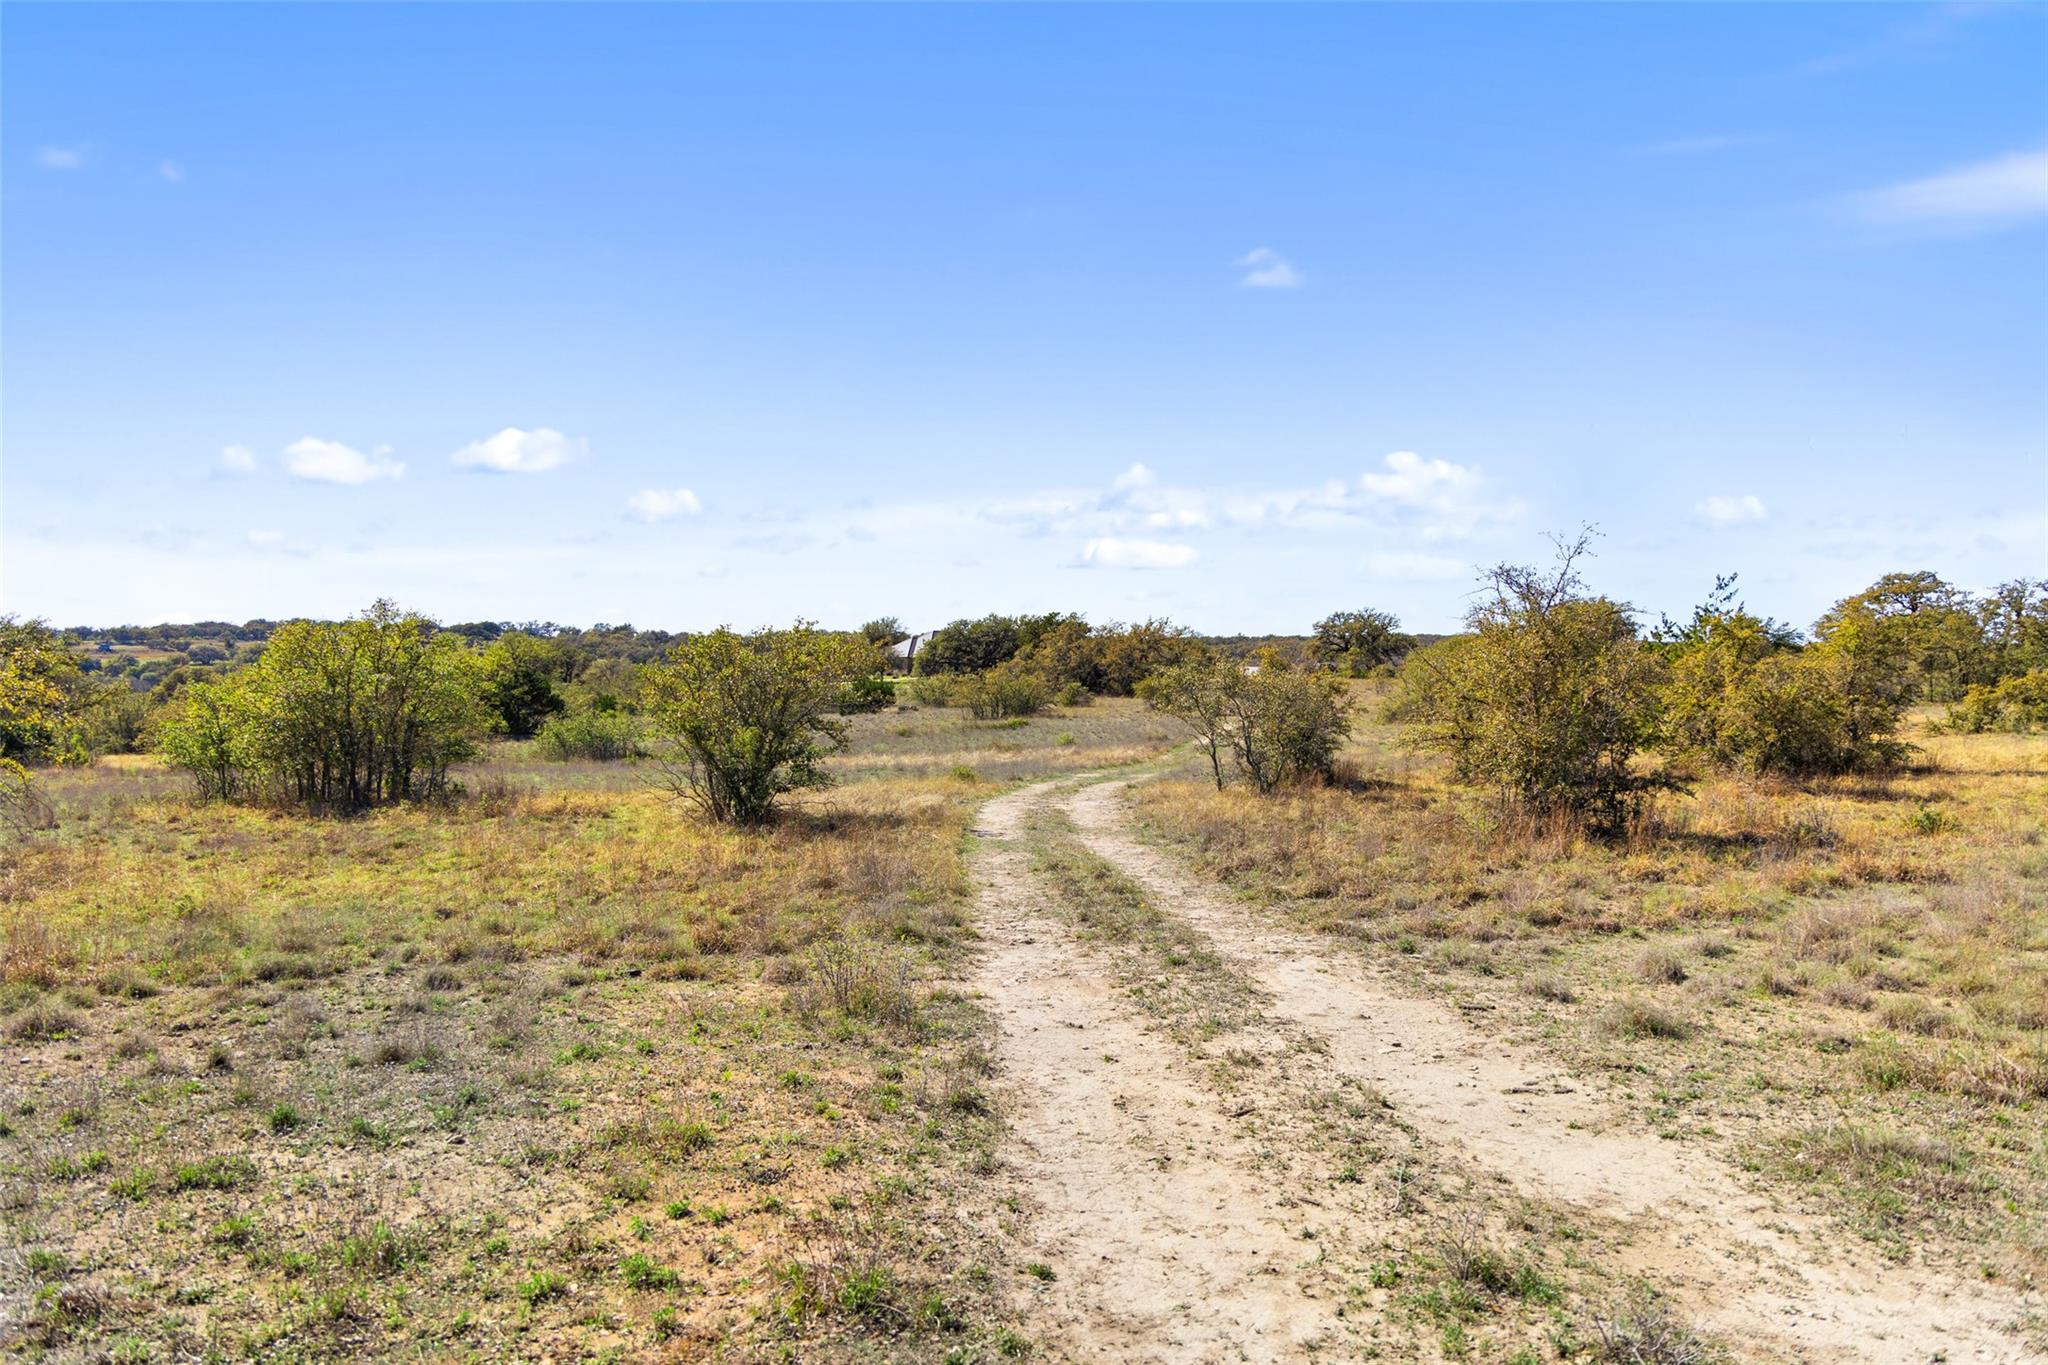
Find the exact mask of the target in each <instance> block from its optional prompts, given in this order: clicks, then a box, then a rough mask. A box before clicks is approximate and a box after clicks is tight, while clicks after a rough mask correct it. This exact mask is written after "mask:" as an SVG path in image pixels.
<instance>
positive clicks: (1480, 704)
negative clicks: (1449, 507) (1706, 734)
mask: <svg viewBox="0 0 2048 1365" xmlns="http://www.w3.org/2000/svg"><path fill="white" fill-rule="evenodd" d="M1586 551H1587V537H1585V536H1581V537H1580V538H1579V539H1578V540H1577V541H1574V542H1571V543H1569V544H1565V543H1560V545H1559V553H1558V562H1557V565H1556V567H1555V568H1554V569H1552V570H1549V571H1544V570H1539V569H1534V568H1524V567H1520V566H1517V565H1509V564H1503V565H1501V566H1500V567H1498V568H1496V569H1494V570H1493V571H1492V572H1491V573H1490V574H1488V575H1487V580H1486V581H1487V589H1488V592H1487V596H1486V597H1485V598H1484V599H1483V600H1482V601H1481V602H1480V604H1479V605H1478V606H1476V607H1474V608H1473V609H1472V611H1471V612H1470V614H1469V615H1468V616H1467V618H1466V620H1467V624H1468V625H1469V626H1470V628H1471V631H1472V634H1471V635H1470V636H1469V637H1468V638H1467V639H1465V640H1462V641H1460V642H1459V643H1458V645H1457V646H1456V647H1455V648H1453V649H1448V650H1439V649H1425V650H1419V651H1417V652H1416V654H1415V655H1414V656H1413V657H1412V658H1411V659H1410V661H1409V664H1408V667H1407V668H1406V669H1404V670H1403V673H1402V679H1403V682H1404V692H1405V693H1406V696H1404V698H1403V700H1402V702H1401V703H1400V706H1399V709H1400V710H1401V712H1402V713H1403V714H1405V715H1407V716H1408V717H1409V718H1410V721H1411V730H1410V738H1411V741H1412V742H1413V743H1416V744H1418V745H1420V746H1422V747H1424V748H1430V749H1435V750H1438V751H1439V752H1441V753H1443V754H1445V755H1447V756H1448V757H1449V758H1450V760H1451V764H1452V770H1453V772H1454V773H1455V774H1456V775H1457V776H1458V777H1459V778H1460V779H1461V780H1463V781H1466V782H1472V783H1476V784H1482V785H1485V786H1490V787H1493V788H1495V789H1496V790H1498V791H1500V792H1501V793H1502V794H1504V795H1505V796H1507V797H1509V798H1511V799H1513V800H1514V801H1517V802H1519V803H1521V804H1522V805H1525V806H1528V807H1531V808H1533V809H1536V810H1539V811H1565V812H1570V813H1573V814H1580V815H1587V816H1591V817H1593V818H1595V819H1597V820H1600V821H1601V822H1603V823H1605V824H1608V825H1610V826H1612V825H1618V824H1619V823H1621V820H1622V818H1623V817H1624V815H1625V813H1626V810H1627V808H1628V807H1629V806H1630V804H1631V803H1632V800H1633V798H1634V796H1635V795H1636V793H1638V792H1640V791H1641V790H1642V789H1643V788H1644V787H1646V786H1648V785H1650V784H1649V783H1648V782H1647V781H1646V780H1645V779H1643V778H1641V777H1639V776H1637V775H1636V774H1635V773H1634V772H1633V771H1631V767H1630V765H1631V762H1632V760H1633V759H1634V757H1635V753H1636V750H1637V749H1638V748H1639V747H1640V746H1641V745H1642V743H1643V741H1644V740H1645V739H1646V738H1648V736H1649V734H1650V729H1651V723H1652V721H1653V719H1654V717H1655V715H1656V700H1657V699H1656V691H1655V683H1656V675H1657V659H1656V658H1655V656H1654V655H1652V654H1651V653H1650V652H1649V651H1647V650H1645V649H1644V648H1643V647H1642V642H1641V641H1640V640H1639V639H1638V638H1637V635H1636V627H1635V622H1634V619H1633V617H1632V615H1631V613H1630V609H1629V608H1628V607H1626V606H1624V605H1623V604H1621V603H1619V602H1614V601H1610V600H1608V599H1607V598H1604V597H1591V596H1588V595H1587V594H1586V591H1585V586H1584V583H1583V581H1582V580H1581V579H1580V577H1579V574H1578V571H1577V562H1578V560H1579V559H1580V558H1581V557H1583V556H1584V555H1585V553H1586Z"/></svg>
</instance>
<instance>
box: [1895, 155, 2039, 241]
mask: <svg viewBox="0 0 2048 1365" xmlns="http://www.w3.org/2000/svg"><path fill="white" fill-rule="evenodd" d="M1856 206H1857V209H1858V211H1859V212H1860V213H1861V214H1862V215H1863V217H1865V218H1867V219H1869V220H1871V221H1872V222H1878V223H1903V224H1919V225H1925V226H1936V227H1940V226H1947V227H1994V226H2002V225H2005V224H2009V223H2015V222H2019V221H2021V220H2023V219H2027V218H2038V217H2041V216H2042V215H2044V214H2048V147H2044V148H2040V149H2038V150H2035V151H2025V152H2011V153H2008V154H2007V155H2005V156H1999V157H1993V158H1992V159H1991V160H1989V161H1979V162H1977V163H1976V164H1974V165H1970V166H1961V167H1958V168H1956V169H1955V170H1952V171H1944V172H1943V173H1942V174H1940V175H1930V176H1928V177H1926V178H1925V179H1922V180H1908V181H1906V182H1905V183H1903V184H1899V185H1891V186H1887V187H1886V188H1884V189H1880V190H1872V191H1870V192H1869V193H1868V194H1863V195H1859V196H1857V199H1856Z"/></svg>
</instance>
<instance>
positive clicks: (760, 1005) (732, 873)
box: [0, 703, 1167, 1359]
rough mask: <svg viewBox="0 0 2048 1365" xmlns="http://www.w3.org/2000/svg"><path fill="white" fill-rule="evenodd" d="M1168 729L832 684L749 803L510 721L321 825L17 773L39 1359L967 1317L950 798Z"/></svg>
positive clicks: (450, 1346) (15, 1105) (317, 1353)
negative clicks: (429, 801) (554, 741)
mask: <svg viewBox="0 0 2048 1365" xmlns="http://www.w3.org/2000/svg"><path fill="white" fill-rule="evenodd" d="M1166 733H1167V731H1166V729H1165V727H1164V726H1163V725H1162V724H1161V723H1160V722H1159V721H1158V720H1157V719H1156V718H1154V717H1151V716H1149V715H1146V714H1145V713H1144V712H1142V711H1141V710H1139V709H1138V708H1136V707H1135V706H1133V705H1131V704H1128V703H1124V704H1116V703H1105V704H1103V705H1100V706H1097V707H1094V708H1090V709H1088V710H1085V711H1080V712H1075V713H1071V714H1055V715H1048V716H1044V717H1040V718H1037V719H1034V720H1033V721H1031V722H1030V723H1029V724H1027V725H1023V726H1004V727H1000V728H989V727H980V726H975V725H973V724H972V723H970V722H967V721H966V720H964V719H963V718H962V717H961V716H960V715H959V714H958V713H955V712H943V713H931V712H912V713H897V712H891V713H887V714H884V715H879V716H872V717H864V718H861V720H860V721H859V722H858V726H857V733H856V737H855V741H854V743H853V745H852V747H851V749H850V750H849V751H848V753H847V754H846V755H844V756H843V758H842V759H841V760H840V761H841V764H842V766H843V768H844V776H845V779H846V780H845V782H844V783H843V785H841V786H840V787H838V788H836V789H834V790H832V791H829V792H827V793H824V794H822V795H820V796H816V797H812V798H809V799H807V800H806V801H804V802H803V803H802V808H801V810H800V811H799V812H797V813H796V814H794V815H793V816H792V817H790V818H789V819H787V820H785V821H784V822H783V823H782V824H780V825H779V826H777V827H776V828H774V829H771V830H767V831H734V830H727V829H716V828H711V827H707V826H705V825H704V824H702V823H701V822H699V821H697V820H696V819H695V818H693V816H692V815H691V813H690V812H689V810H688V809H687V808H686V807H684V806H682V805H681V804H680V803H678V802H675V801H674V800H672V799H671V798H669V797H668V796H667V795H666V793H662V792H657V791H654V790H651V789H650V786H649V784H650V782H651V781H652V779H653V778H654V777H655V776H657V774H656V772H655V770H654V769H653V768H652V767H650V766H646V765H627V764H610V765H603V764H547V763H539V762H532V761H526V760H524V759H523V758H521V757H520V756H519V754H518V753H517V751H516V750H512V749H510V748H509V747H508V748H507V749H505V750H501V752H500V755H499V756H498V757H496V758H494V759H493V760H492V761H491V762H488V763H486V764H482V765H479V766H478V767H477V768H476V769H475V770H473V771H471V772H468V773H466V774H465V775H464V778H465V785H466V786H467V788H468V792H467V794H466V795H465V796H464V797H462V798H460V799H458V800H456V801H454V802H452V803H448V804H445V805H432V806H421V807H410V808H404V809H393V810H388V811H383V812H379V813H376V814H372V815H368V816H365V817H362V818H359V819H354V820H348V821H335V820H325V819H317V818H307V817H302V816H297V815H288V814H282V813H276V812H271V811H267V810H252V809H246V808H236V807H228V806H201V805H196V804H194V803H193V802H191V800H190V799H189V798H188V797H187V796H185V795H184V790H185V785H186V784H185V783H184V782H183V781H182V780H180V779H177V778H175V777H173V776H172V775H170V774H168V773H166V772H164V771H163V770H161V769H160V768H158V767H156V766H155V765H154V764H153V763H150V762H147V761H138V760H114V761H109V762H103V763H102V764H100V765H98V766H96V767H94V768H92V769H87V770H82V771H72V772H59V773H55V774H52V775H51V778H50V781H49V783H48V794H49V795H50V796H51V798H52V799H53V801H54V803H55V805H56V807H57V812H58V818H59V823H58V826H57V828H56V829H55V830H54V831H52V832H50V833H48V834H44V835H41V836H38V837H36V838H34V839H33V840H31V841H29V842H28V843H26V844H25V845H23V846H20V847H17V848H14V849H11V850H9V852H8V854H7V858H6V863H5V870H4V878H5V879H4V882H0V888H4V895H5V902H4V910H0V915H4V925H5V933H4V958H0V963H4V972H5V987H4V990H5V1003H6V1006H7V1009H6V1015H5V1019H6V1023H5V1027H6V1029H7V1031H8V1035H9V1036H8V1039H7V1047H8V1049H9V1051H10V1053H11V1054H12V1056H13V1058H14V1062H13V1064H12V1065H10V1066H9V1068H8V1070H7V1072H6V1074H5V1076H4V1078H0V1090H4V1093H0V1112H4V1115H5V1118H4V1130H0V1131H4V1134H5V1136H4V1137H0V1154H4V1155H0V1163H4V1165H0V1180H4V1188H0V1202H4V1204H5V1209H4V1216H5V1219H6V1227H7V1230H8V1236H7V1239H6V1240H7V1241H8V1242H9V1243H10V1245H12V1246H13V1247H15V1248H16V1249H17V1250H16V1252H15V1253H14V1254H11V1255H9V1256H8V1257H6V1258H5V1259H4V1261H0V1276H4V1285H5V1288H4V1293H5V1298H4V1301H0V1302H4V1308H0V1321H4V1322H6V1323H7V1324H9V1327H8V1330H9V1333H10V1336H11V1338H12V1341H13V1345H14V1346H15V1347H16V1348H17V1349H21V1350H24V1351H26V1352H28V1353H30V1354H43V1353H48V1354H54V1355H55V1356H57V1357H59V1358H66V1357H73V1356H91V1355H97V1354H99V1353H101V1352H111V1353H112V1354H113V1355H115V1356H116V1357H120V1358H134V1359H145V1358H168V1357H170V1356H172V1355H178V1356H184V1355H188V1354H191V1355H196V1354H207V1353H211V1354H214V1355H216V1356H219V1357H221V1358H230V1359H233V1358H245V1357H248V1356H251V1355H259V1354H260V1355H267V1356H274V1357H281V1358H340V1357H349V1356H354V1355H360V1354H376V1355H381V1354H395V1353H415V1352H422V1351H423V1352H426V1353H428V1354H430V1355H432V1354H444V1353H446V1354H455V1355H464V1354H475V1355H478V1356H481V1357H499V1358H534V1357H538V1356H542V1355H549V1354H558V1355H563V1356H566V1357H573V1358H584V1357H589V1356H601V1355H604V1354H606V1353H612V1354H622V1353H623V1354H628V1355H631V1354H638V1353H644V1352H647V1351H650V1350H653V1349H655V1348H657V1347H660V1348H663V1349H671V1350H676V1351H680V1352H682V1353H684V1354H690V1353H692V1352H693V1350H697V1349H710V1348H711V1347H712V1346H713V1345H714V1344H717V1343H723V1346H724V1348H725V1349H726V1350H727V1351H729V1352H738V1353H739V1354H741V1355H749V1354H757V1353H758V1354H766V1353H769V1352H771V1351H772V1350H775V1349H779V1348H780V1346H782V1345H786V1344H789V1343H796V1342H801V1341H804V1340H806V1339H811V1338H816V1337H819V1336H822V1335H827V1334H829V1335H831V1336H833V1337H834V1339H835V1340H838V1341H839V1342H840V1343H841V1345H842V1347H843V1348H844V1349H845V1351H846V1352H847V1353H848V1354H849V1355H852V1356H859V1355H862V1354H864V1353H873V1354H877V1355H890V1354H897V1353H898V1352H899V1350H900V1349H909V1350H910V1351H911V1353H912V1354H925V1353H929V1354H933V1355H935V1356H936V1355H943V1354H945V1353H946V1352H947V1351H949V1350H953V1349H956V1348H960V1347H962V1346H963V1345H967V1346H969V1347H973V1346H974V1344H975V1343H983V1344H990V1345H989V1349H990V1350H993V1349H995V1347H994V1345H993V1344H991V1343H997V1342H998V1341H1000V1340H1007V1339H1008V1338H1007V1337H1004V1336H1003V1335H1002V1334H1004V1333H1006V1332H1007V1331H1009V1330H1010V1329H1009V1327H1008V1317H1007V1315H1006V1313H1005V1311H1003V1309H1002V1297H1003V1293H1004V1291H1005V1289H1006V1287H1008V1286H1010V1285H1011V1284H1013V1283H1015V1282H1016V1281H1017V1280H1018V1278H1019V1277H1020V1276H1021V1275H1022V1274H1023V1272H1022V1271H1021V1270H1020V1269H1019V1268H1018V1267H1015V1266H1008V1265H1004V1264H1001V1263H999V1262H996V1261H993V1260H991V1259H989V1255H990V1253H989V1249H988V1248H987V1247H986V1246H983V1245H979V1244H977V1243H976V1241H975V1239H974V1238H973V1237H972V1236H971V1235H970V1234H971V1230H972V1223H971V1222H970V1221H969V1217H970V1215H972V1214H973V1213H974V1212H975V1211H976V1210H980V1211H982V1212H984V1213H986V1212H987V1211H988V1210H989V1209H991V1208H992V1204H991V1196H990V1195H988V1194H987V1193H986V1192H985V1191H984V1190H981V1189H979V1188H977V1187H978V1186H980V1185H981V1184H982V1183H983V1181H982V1177H983V1176H985V1175H986V1174H987V1172H988V1171H989V1170H990V1169H992V1162H993V1161H994V1157H993V1155H992V1148H993V1146H994V1143H995V1134H996V1132H997V1128H998V1121H997V1119H996V1118H995V1117H994V1115H993V1107H992V1104H991V1101H990V1100H989V1098H988V1086H989V1081H988V1078H987V1076H986V1074H985V1070H986V1063H985V1060H984V1053H983V1047H984V1039H983V1037H982V1034H981V1023H980V1016H979V1013H978V1011H977V1010H976V1008H975V1007H974V1006H973V1005H972V1004H970V1003H968V1002H964V1001H962V1000H960V999H958V998H957V997H956V996H955V995H954V994H952V993H949V992H947V991H945V990H942V989H935V986H934V983H935V982H937V981H938V980H939V978H940V977H942V976H943V975H945V974H946V973H948V972H950V971H952V970H953V969H954V965H955V964H956V963H958V962H959V960H960V957H961V953H962V952H963V950H964V948H965V946H966V945H967V943H968V942H969V941H970V940H971V932H970V931H969V930H968V928H967V926H966V923H965V919H964V912H965V908H966V905H967V900H968V894H969V888H968V881H967V877H966V873H965V867H964V863H963V856H964V852H965V845H966V830H967V826H968V822H969V819H970V817H971V815H972V812H973V811H974V809H975V808H976V806H977V805H978V804H979V803H980V802H981V801H982V800H984V799H985V798H986V797H987V796H988V795H989V794H990V793H991V792H992V791H995V790H998V786H997V783H999V782H1002V781H1008V780H1013V779H1017V778H1022V777H1035V776H1044V775H1047V774H1054V773H1060V772H1065V771H1070V770H1079V769H1087V768H1094V767H1100V766H1102V765H1104V764H1111V763H1118V762H1124V761H1128V760H1129V759H1131V758H1134V757H1140V756H1149V755H1152V754H1155V753H1157V752H1159V751H1160V749H1161V748H1162V740H1163V739H1164V738H1165V736H1166ZM899 1338H901V1339H908V1340H910V1341H912V1342H913V1343H923V1344H922V1345H913V1346H912V1347H909V1348H899V1347H898V1346H896V1345H892V1344H891V1343H895V1342H897V1341H898V1339H899ZM863 1342H871V1343H872V1347H871V1350H870V1347H868V1346H863V1345H862V1344H861V1343H863ZM927 1346H928V1347H929V1351H928V1352H927V1351H926V1347H927ZM976 1349H978V1348H976Z"/></svg>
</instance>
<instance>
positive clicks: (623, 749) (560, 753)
mask: <svg viewBox="0 0 2048 1365" xmlns="http://www.w3.org/2000/svg"><path fill="white" fill-rule="evenodd" d="M533 747H534V752H536V753H538V754H539V755H540V756H541V757H542V758H546V759H552V760H554V761H556V762H558V763H566V762H569V761H571V760H574V759H595V760H597V761H599V762H611V761H613V760H616V759H622V758H638V757H640V756H642V755H643V754H645V753H646V749H645V748H644V747H642V745H641V742H640V720H639V718H638V717H636V716H632V715H628V714H627V713H626V712H624V711H583V712H579V713H578V714H576V715H573V716H557V717H555V718H554V719H553V720H551V721H549V722H548V723H547V724H545V725H543V726H541V728H540V733H539V734H538V735H536V736H535V737H534V743H533Z"/></svg>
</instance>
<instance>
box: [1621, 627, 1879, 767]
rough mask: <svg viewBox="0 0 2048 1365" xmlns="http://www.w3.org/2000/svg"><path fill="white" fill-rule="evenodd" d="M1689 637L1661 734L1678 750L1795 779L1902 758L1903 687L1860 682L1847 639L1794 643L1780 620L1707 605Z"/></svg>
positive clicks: (1679, 653) (1674, 673)
mask: <svg viewBox="0 0 2048 1365" xmlns="http://www.w3.org/2000/svg"><path fill="white" fill-rule="evenodd" d="M1688 635H1689V638H1688V639H1687V640H1686V641H1684V642H1683V643H1682V644H1681V645H1680V646H1679V647H1678V648H1677V649H1676V650H1675V651H1674V652H1673V653H1672V656H1671V668H1670V676H1669V678H1668V680H1667V681H1666V682H1665V684H1664V686H1663V689H1662V702H1663V712H1664V714H1663V719H1662V726H1661V738H1662V742H1663V745H1664V747H1665V748H1667V749H1669V750H1670V751H1672V752H1673V753H1676V754H1679V755H1681V756H1684V757H1687V758H1691V759H1694V760H1696V761H1698V762H1702V763H1706V764H1711V765H1713V766H1715V767H1724V768H1738V769H1741V770H1743V771H1746V772H1751V773H1778V774H1783V775H1786V776H1795V777H1798V776H1810V775H1813V774H1818V773H1841V772H1851V771H1858V770H1864V769H1870V768H1877V767H1883V766H1886V765H1888V764H1891V763H1895V762H1897V761H1898V759H1899V758H1900V757H1901V756H1902V755H1903V753H1904V746H1903V745H1901V744H1900V743H1898V741H1897V740H1895V739H1894V738H1893V735H1894V734H1895V733H1896V731H1897V729H1898V725H1899V719H1900V716H1901V714H1902V711H1903V701H1902V700H1901V698H1902V695H1903V694H1901V693H1898V692H1897V691H1895V690H1894V689H1890V688H1883V689H1873V688H1872V687H1871V686H1869V685H1867V683H1864V682H1859V677H1860V676H1861V672H1860V671H1859V665H1858V663H1857V660H1856V658H1855V656H1854V653H1853V647H1852V646H1851V645H1850V644H1847V643H1845V642H1844V637H1841V636H1838V637H1837V638H1836V639H1835V640H1834V641H1823V642H1822V643H1819V644H1815V645H1810V646H1808V647H1806V648H1805V649H1795V648H1791V647H1789V646H1787V645H1786V644H1785V643H1784V641H1783V639H1782V637H1781V635H1780V634H1779V633H1778V632H1776V631H1774V630H1773V628H1772V623H1770V622H1766V621H1760V620H1758V619H1757V618H1756V617H1754V616H1751V615H1749V614H1748V613H1747V612H1743V611H1740V610H1734V611H1724V612H1702V613H1701V614H1700V615H1699V616H1698V617H1697V618H1696V619H1695V621H1694V625H1693V628H1692V630H1691V631H1689V632H1688ZM1866 671H1867V670H1866ZM1859 689H1860V691H1859Z"/></svg>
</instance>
